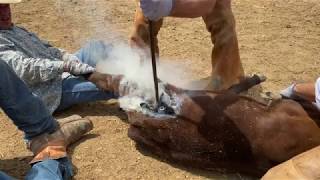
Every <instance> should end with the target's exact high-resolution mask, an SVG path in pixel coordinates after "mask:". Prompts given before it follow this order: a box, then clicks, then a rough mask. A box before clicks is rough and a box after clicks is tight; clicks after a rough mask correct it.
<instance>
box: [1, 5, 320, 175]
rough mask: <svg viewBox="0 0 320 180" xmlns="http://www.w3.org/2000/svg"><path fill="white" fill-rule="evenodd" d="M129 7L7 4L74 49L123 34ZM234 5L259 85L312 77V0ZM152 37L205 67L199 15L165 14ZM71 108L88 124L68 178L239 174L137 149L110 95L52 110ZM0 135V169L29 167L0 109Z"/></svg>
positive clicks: (315, 33) (24, 22)
mask: <svg viewBox="0 0 320 180" xmlns="http://www.w3.org/2000/svg"><path fill="white" fill-rule="evenodd" d="M134 9H135V8H134V1H133V0H131V1H128V0H117V1H111V0H41V1H40V0H24V2H23V3H21V4H18V5H15V6H13V14H14V20H15V22H16V24H17V25H20V26H24V27H26V28H27V29H29V30H31V31H33V32H35V33H37V34H39V35H40V36H41V37H42V38H44V39H47V40H49V42H51V43H52V44H54V45H56V46H59V47H62V48H65V49H67V50H70V51H75V50H76V49H78V48H79V47H80V46H81V45H83V43H85V42H86V41H87V40H88V39H91V38H100V39H106V40H110V41H113V40H114V39H123V40H124V41H125V40H126V39H127V37H128V34H129V32H130V30H131V27H132V20H133V14H134ZM233 9H234V12H235V16H236V20H237V30H238V35H239V43H240V49H241V57H242V61H243V64H244V68H245V71H246V72H247V73H254V72H259V73H262V74H264V75H266V76H267V77H268V81H267V82H266V83H264V84H263V88H264V90H265V91H274V92H277V91H278V90H280V89H281V88H284V87H285V86H287V85H288V84H290V83H291V82H293V81H297V80H305V81H312V80H315V78H316V77H317V76H318V74H319V73H320V70H319V69H318V67H319V63H320V53H319V52H320V10H319V9H320V2H319V1H318V0H302V1H301V0H281V1H278V0H264V1H261V0H241V1H234V2H233ZM159 38H160V48H161V56H163V57H169V58H170V59H173V61H174V59H175V61H179V62H181V63H183V64H185V65H187V66H188V67H190V71H191V72H193V78H194V79H197V78H202V77H206V76H208V75H209V73H210V68H209V67H210V52H211V44H210V39H209V34H208V33H207V32H206V31H205V28H204V24H203V22H202V20H201V18H198V19H174V18H168V19H167V20H166V22H165V26H164V28H163V29H162V31H161V32H160V36H159ZM73 113H77V114H80V115H83V116H88V117H89V118H90V119H91V120H93V122H94V126H95V127H94V129H93V131H92V132H91V133H90V134H89V135H87V136H86V137H85V138H84V139H83V140H82V142H81V143H78V144H75V145H73V146H72V147H71V148H70V151H69V154H70V157H71V158H72V162H73V164H74V167H75V170H76V175H75V179H206V178H213V179H215V178H216V179H224V178H241V175H239V174H236V175H228V176H227V175H221V174H218V173H213V172H207V171H200V170H194V169H187V168H182V167H180V166H177V165H174V164H170V163H167V162H164V161H161V160H159V159H157V158H155V157H152V156H150V155H148V154H147V153H144V154H142V153H140V152H139V151H138V150H136V147H135V144H134V142H133V141H131V140H130V139H129V138H128V137H127V129H128V124H127V118H126V115H125V114H124V113H122V112H120V111H119V109H118V106H117V105H116V104H115V103H112V102H111V103H110V102H97V103H90V104H82V105H77V106H74V107H72V108H71V109H70V110H68V111H66V112H64V113H62V114H58V116H66V115H69V114H73ZM0 142H1V146H0V159H1V160H0V169H1V170H4V171H6V172H8V173H9V174H10V175H12V176H14V177H16V178H19V179H21V178H22V177H23V176H24V175H25V174H26V172H27V170H28V168H29V167H28V165H27V162H28V161H29V160H30V153H28V152H27V151H26V149H25V147H24V143H23V141H22V133H21V132H18V131H17V129H16V128H15V126H13V124H12V123H11V122H10V121H9V120H8V118H7V117H6V116H5V115H3V113H2V114H0Z"/></svg>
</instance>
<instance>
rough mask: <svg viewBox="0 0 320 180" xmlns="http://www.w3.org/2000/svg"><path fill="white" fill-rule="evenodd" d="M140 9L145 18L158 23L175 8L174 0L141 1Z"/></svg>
mask: <svg viewBox="0 0 320 180" xmlns="http://www.w3.org/2000/svg"><path fill="white" fill-rule="evenodd" d="M140 7H141V9H142V12H143V14H144V16H146V17H147V18H148V19H149V20H152V21H158V20H159V19H161V18H162V17H165V16H168V15H170V13H171V10H172V7H173V0H140Z"/></svg>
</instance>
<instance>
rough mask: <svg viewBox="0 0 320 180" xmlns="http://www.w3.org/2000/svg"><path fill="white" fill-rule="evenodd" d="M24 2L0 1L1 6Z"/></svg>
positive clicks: (18, 0)
mask: <svg viewBox="0 0 320 180" xmlns="http://www.w3.org/2000/svg"><path fill="white" fill-rule="evenodd" d="M21 1H22V0H0V4H15V3H19V2H21Z"/></svg>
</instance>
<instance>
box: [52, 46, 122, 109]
mask: <svg viewBox="0 0 320 180" xmlns="http://www.w3.org/2000/svg"><path fill="white" fill-rule="evenodd" d="M111 49H112V46H111V45H107V44H105V43H104V42H103V41H90V42H89V43H87V44H86V45H85V46H84V47H83V48H81V49H80V50H79V51H78V52H76V53H75V55H76V56H77V57H78V58H79V60H80V61H81V62H83V63H86V64H89V65H90V66H92V67H95V66H96V63H97V62H98V61H103V60H105V59H106V58H107V57H108V53H109V51H110V50H111ZM112 98H117V96H115V94H114V93H113V92H109V91H103V90H100V89H98V88H97V86H96V85H95V84H94V83H92V82H90V81H88V80H85V79H84V78H83V77H81V76H72V75H70V76H68V77H67V78H65V79H64V80H63V82H62V96H61V102H60V105H59V107H58V109H57V111H61V110H64V109H66V108H68V107H70V106H72V105H75V104H79V103H86V102H93V101H98V100H108V99H112Z"/></svg>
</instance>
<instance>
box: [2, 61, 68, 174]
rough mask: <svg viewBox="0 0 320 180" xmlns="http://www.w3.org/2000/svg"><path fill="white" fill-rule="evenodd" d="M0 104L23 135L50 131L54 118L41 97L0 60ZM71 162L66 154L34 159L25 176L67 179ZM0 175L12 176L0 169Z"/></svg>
mask: <svg viewBox="0 0 320 180" xmlns="http://www.w3.org/2000/svg"><path fill="white" fill-rule="evenodd" d="M0 107H1V108H2V109H3V111H4V112H5V113H6V114H7V115H8V116H9V117H10V119H11V120H12V121H13V123H14V124H15V125H16V126H17V127H18V129H20V130H21V131H23V132H24V133H25V138H26V139H27V140H31V139H32V138H33V137H36V136H38V135H41V134H43V133H50V132H54V131H55V129H56V128H57V124H56V121H55V120H54V118H53V117H52V116H51V115H50V113H49V112H48V111H47V109H46V107H45V106H44V104H43V103H42V101H41V100H40V99H39V98H38V97H37V96H35V95H33V94H32V93H31V92H30V90H29V89H28V88H27V86H26V85H25V84H24V82H23V81H22V80H21V79H19V77H18V76H17V75H16V74H15V72H14V71H13V70H12V69H11V68H10V67H9V66H8V65H7V64H6V63H5V62H4V61H3V60H0ZM71 176H72V169H71V163H70V161H69V160H68V158H62V159H59V160H45V161H42V162H38V163H35V164H34V165H33V166H32V169H31V170H30V171H29V173H28V175H27V176H26V179H27V180H31V179H70V177H71ZM0 179H1V180H7V179H13V178H10V177H9V176H7V175H5V174H4V173H2V172H0Z"/></svg>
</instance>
